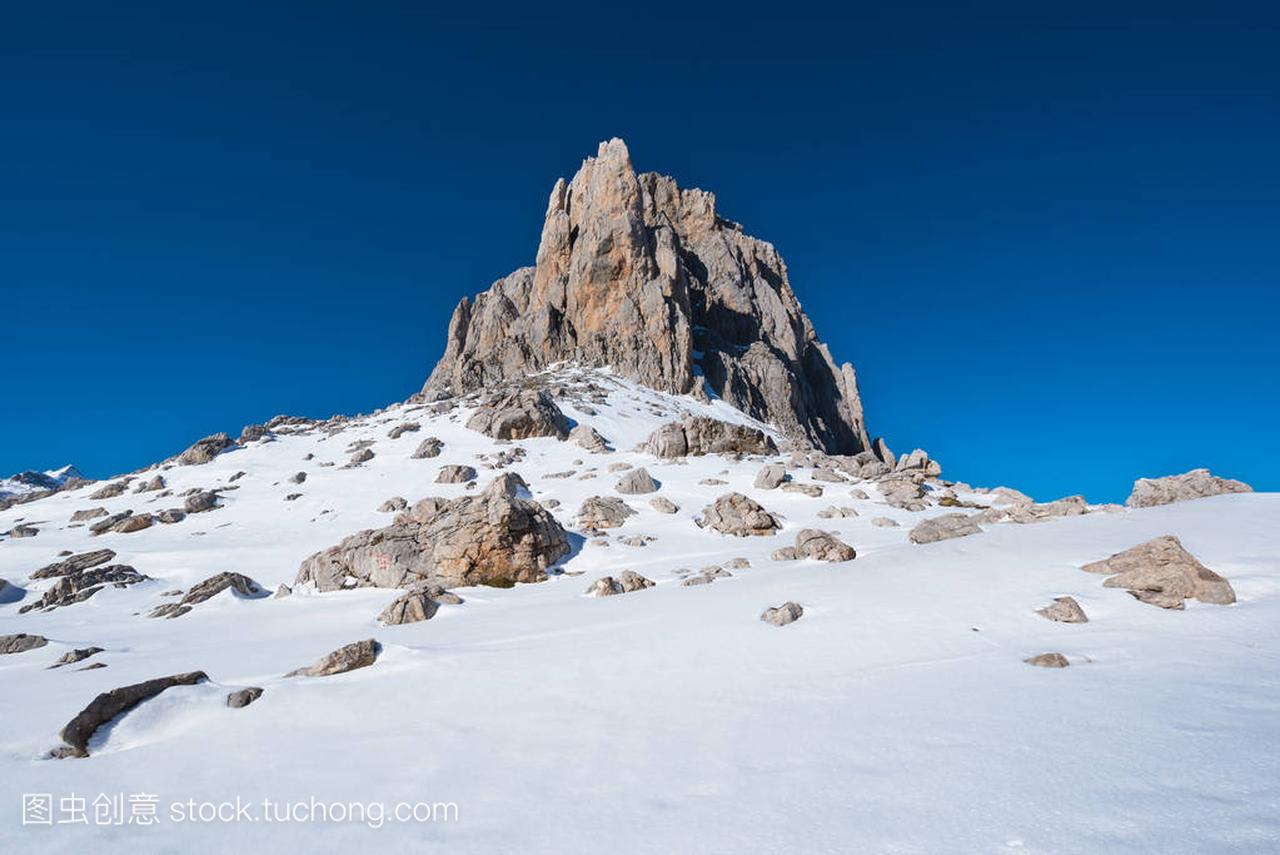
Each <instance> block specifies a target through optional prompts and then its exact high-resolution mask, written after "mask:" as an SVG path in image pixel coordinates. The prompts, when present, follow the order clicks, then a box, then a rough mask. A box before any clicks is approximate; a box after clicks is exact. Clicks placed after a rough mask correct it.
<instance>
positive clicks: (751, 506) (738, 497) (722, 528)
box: [694, 493, 782, 537]
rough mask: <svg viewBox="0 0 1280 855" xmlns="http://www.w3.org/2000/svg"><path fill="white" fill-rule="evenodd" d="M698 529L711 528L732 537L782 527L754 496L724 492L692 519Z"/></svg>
mask: <svg viewBox="0 0 1280 855" xmlns="http://www.w3.org/2000/svg"><path fill="white" fill-rule="evenodd" d="M694 522H696V523H697V524H698V526H699V527H700V528H710V529H712V530H714V531H718V532H720V533H721V534H730V535H734V536H735V537H750V536H753V535H757V536H758V535H770V534H773V533H774V532H776V531H777V530H778V529H780V528H782V523H781V522H780V521H779V520H778V518H777V517H776V516H774V515H773V514H771V513H769V512H768V511H766V510H765V509H764V507H763V506H762V505H761V504H760V503H759V502H757V501H755V500H754V499H751V498H749V497H747V496H744V495H742V494H741V493H726V494H725V495H723V496H721V497H720V498H718V499H716V500H715V501H714V502H712V503H711V504H710V505H708V506H707V507H705V508H704V509H703V510H702V516H700V517H698V518H697V519H696V520H694Z"/></svg>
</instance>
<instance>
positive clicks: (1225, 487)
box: [1125, 469, 1253, 508]
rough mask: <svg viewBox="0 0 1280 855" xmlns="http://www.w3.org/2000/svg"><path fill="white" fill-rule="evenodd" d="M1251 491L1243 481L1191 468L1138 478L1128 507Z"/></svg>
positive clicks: (1146, 506) (1165, 503)
mask: <svg viewBox="0 0 1280 855" xmlns="http://www.w3.org/2000/svg"><path fill="white" fill-rule="evenodd" d="M1252 492H1253V488H1252V487H1250V486H1249V485H1248V484H1246V483H1244V482H1243V481H1232V480H1231V479H1229V478H1219V477H1217V476H1216V475H1212V474H1210V472H1209V470H1208V469H1192V470H1191V471H1190V472H1184V473H1183V474H1181V475H1170V476H1168V477H1166V478H1139V479H1138V480H1137V481H1134V482H1133V493H1132V494H1130V496H1129V498H1128V500H1127V501H1125V504H1126V505H1128V506H1129V507H1131V508H1150V507H1153V506H1155V505H1168V504H1172V503H1173V502H1185V501H1187V500H1188V499H1203V498H1204V497H1206V496H1219V495H1222V494H1224V493H1252Z"/></svg>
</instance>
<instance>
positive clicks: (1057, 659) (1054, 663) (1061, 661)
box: [1022, 653, 1071, 668]
mask: <svg viewBox="0 0 1280 855" xmlns="http://www.w3.org/2000/svg"><path fill="white" fill-rule="evenodd" d="M1022 661H1023V662H1026V663H1027V664H1028V665H1035V666H1036V667H1037V668H1066V667H1067V666H1068V665H1070V664H1071V663H1070V662H1068V661H1067V657H1065V656H1063V655H1062V654H1061V653H1041V654H1038V655H1036V656H1032V657H1030V658H1029V659H1023V660H1022Z"/></svg>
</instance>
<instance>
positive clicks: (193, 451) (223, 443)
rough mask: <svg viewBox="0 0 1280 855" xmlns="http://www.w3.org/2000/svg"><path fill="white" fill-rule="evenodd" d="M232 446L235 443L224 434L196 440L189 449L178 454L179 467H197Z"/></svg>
mask: <svg viewBox="0 0 1280 855" xmlns="http://www.w3.org/2000/svg"><path fill="white" fill-rule="evenodd" d="M233 445H235V443H234V442H233V441H232V440H231V437H229V436H227V435H226V434H225V433H215V434H212V435H210V436H206V437H205V438H204V439H201V440H197V441H196V442H195V444H193V445H192V446H191V447H190V448H188V449H187V450H186V451H184V452H182V453H181V454H179V455H178V464H179V465H181V466H198V465H200V464H202V463H208V462H209V461H210V460H213V458H215V457H217V456H218V454H219V453H221V452H223V451H225V450H226V449H228V448H230V447H232V446H233Z"/></svg>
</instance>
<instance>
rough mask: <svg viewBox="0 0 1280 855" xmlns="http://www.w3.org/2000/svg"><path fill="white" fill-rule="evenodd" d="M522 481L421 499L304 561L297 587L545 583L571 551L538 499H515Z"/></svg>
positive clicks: (510, 479)
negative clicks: (386, 521) (389, 519)
mask: <svg viewBox="0 0 1280 855" xmlns="http://www.w3.org/2000/svg"><path fill="white" fill-rule="evenodd" d="M517 478H518V476H502V477H499V478H495V479H494V480H493V482H491V483H490V484H489V486H488V487H486V488H485V490H484V491H483V492H482V493H480V494H479V495H475V496H465V497H462V498H458V499H441V498H430V499H423V500H421V501H419V502H417V503H416V504H414V506H413V507H412V508H411V509H410V510H409V511H407V512H406V513H402V514H399V515H398V516H397V517H396V519H395V521H394V522H393V523H392V524H391V525H389V526H387V527H385V528H381V529H371V530H367V531H362V532H358V533H357V534H354V535H352V536H350V537H348V538H346V539H345V540H343V541H342V542H341V543H340V544H338V545H337V546H334V547H331V548H329V549H326V550H324V551H323V552H317V553H316V554H315V555H312V556H311V557H310V558H308V559H306V560H305V561H304V562H302V566H301V568H299V570H298V576H297V583H298V584H301V583H308V582H309V583H312V584H314V585H315V586H316V588H318V589H319V590H321V591H333V590H337V589H340V588H345V587H366V586H374V587H380V588H405V587H409V586H411V585H414V584H416V583H419V582H424V581H425V582H433V583H437V584H440V585H444V586H446V587H453V586H458V585H480V584H487V585H511V584H514V583H516V582H539V581H542V580H543V579H545V578H546V570H547V568H548V567H550V566H551V565H552V564H554V563H555V562H556V561H558V560H560V558H562V557H564V556H565V555H566V554H568V552H569V542H568V538H567V536H566V534H565V531H564V529H563V528H562V527H561V526H560V524H559V523H558V522H556V519H555V517H553V516H552V515H551V514H550V513H549V512H548V511H547V510H546V509H544V508H543V507H542V506H541V505H539V504H538V503H537V502H533V501H530V500H527V499H523V498H520V497H519V496H517V495H515V493H516V492H517V491H518V486H517V485H516V484H515V480H514V479H517Z"/></svg>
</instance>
